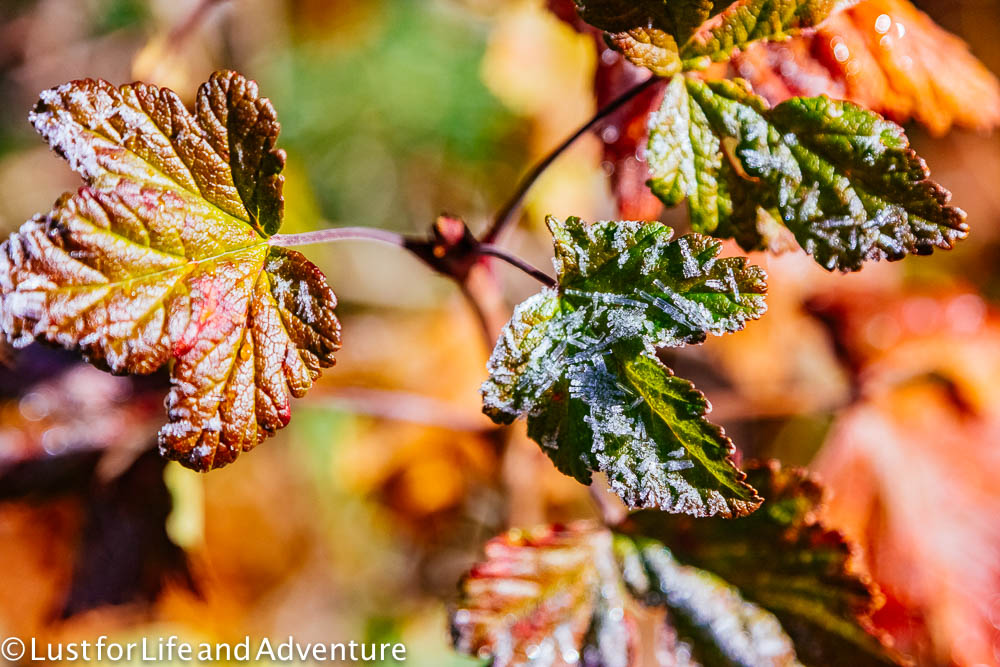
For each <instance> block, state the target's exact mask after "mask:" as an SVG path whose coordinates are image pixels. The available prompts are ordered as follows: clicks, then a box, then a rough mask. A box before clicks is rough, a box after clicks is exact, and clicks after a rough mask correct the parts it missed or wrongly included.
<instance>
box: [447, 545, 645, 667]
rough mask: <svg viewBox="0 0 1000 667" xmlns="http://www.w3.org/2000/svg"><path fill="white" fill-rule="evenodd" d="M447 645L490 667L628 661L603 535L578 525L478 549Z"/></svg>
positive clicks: (626, 634) (613, 665) (616, 582)
mask: <svg viewBox="0 0 1000 667" xmlns="http://www.w3.org/2000/svg"><path fill="white" fill-rule="evenodd" d="M451 618H452V636H453V637H454V640H455V647H456V648H457V649H458V650H460V651H462V652H464V653H469V654H471V655H476V656H479V657H483V658H486V657H490V658H492V663H491V664H492V665H494V666H495V667H506V666H507V665H537V666H538V667H541V666H543V665H544V666H545V667H550V666H552V667H555V666H566V667H569V666H571V665H579V664H584V665H597V664H599V665H605V666H606V667H625V666H626V665H628V664H629V655H630V653H631V646H630V644H631V637H630V629H629V623H628V621H627V619H626V601H625V595H624V589H623V587H622V583H621V580H620V578H619V576H618V573H617V569H616V566H615V562H614V557H613V555H612V551H611V535H610V534H609V533H607V532H602V531H596V530H593V529H592V528H591V527H590V526H585V525H580V526H576V527H570V528H559V527H556V528H546V529H541V530H538V531H535V532H533V533H524V532H522V531H519V530H514V531H511V532H509V533H507V534H505V535H502V536H500V537H497V538H494V539H493V540H490V542H488V543H487V544H486V560H485V561H484V562H483V563H480V564H479V565H477V566H476V567H474V568H473V569H472V571H471V572H470V573H469V574H468V576H466V577H465V579H464V580H463V581H462V584H461V597H460V599H459V601H458V604H457V608H456V609H455V610H454V611H453V612H452V616H451Z"/></svg>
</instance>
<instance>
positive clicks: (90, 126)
mask: <svg viewBox="0 0 1000 667" xmlns="http://www.w3.org/2000/svg"><path fill="white" fill-rule="evenodd" d="M31 120H32V122H33V123H34V125H35V127H36V129H37V130H38V131H39V132H40V133H41V134H42V136H43V137H45V138H46V139H47V140H48V142H49V144H50V145H51V146H52V147H53V149H54V150H56V151H58V152H59V153H60V154H61V155H63V156H64V157H66V159H67V160H68V161H69V163H70V165H71V166H72V167H73V168H74V169H75V170H76V171H78V172H79V173H80V174H81V175H82V176H83V177H84V180H85V181H86V183H87V185H86V186H85V187H83V188H81V189H80V191H79V192H78V193H77V194H75V195H70V194H67V195H64V196H63V197H62V198H61V199H60V200H59V202H57V204H56V206H55V208H54V209H53V210H52V211H51V212H50V213H49V214H48V215H45V216H37V217H35V218H34V219H32V220H30V221H28V222H27V223H25V224H24V225H23V226H22V227H21V229H20V231H19V232H17V233H16V234H13V235H12V236H11V238H10V239H9V240H8V241H6V242H5V243H4V244H3V246H2V252H0V296H2V301H0V327H2V329H3V332H4V334H5V335H6V337H7V338H8V340H11V341H13V342H15V344H17V345H26V344H27V343H29V342H31V341H32V340H34V339H38V340H43V341H47V342H50V343H54V344H58V345H61V346H63V347H66V348H70V349H75V350H79V351H80V352H81V353H82V354H83V355H84V357H85V358H87V359H88V360H90V361H92V362H94V363H95V364H98V365H100V366H103V367H107V368H109V369H110V370H111V371H113V372H115V373H150V372H152V371H155V370H156V369H158V368H160V367H162V366H164V365H165V364H170V368H171V384H172V387H171V390H170V395H169V397H168V399H167V411H168V417H169V420H170V421H169V423H168V424H167V425H166V426H164V428H163V429H162V430H161V431H160V447H161V450H162V451H163V452H164V454H165V455H167V456H169V457H170V458H174V459H177V460H179V461H181V462H182V463H184V464H185V465H187V466H189V467H191V468H194V469H198V470H207V469H210V468H215V467H219V466H222V465H225V464H226V463H229V462H231V461H233V460H234V459H235V458H236V457H237V456H238V455H239V453H240V452H241V451H246V450H249V449H251V448H253V447H254V446H256V445H257V444H258V443H259V442H260V441H262V440H263V439H264V438H266V437H267V436H268V435H270V434H272V433H273V432H274V431H276V430H277V429H279V428H281V427H283V426H284V425H285V424H287V423H288V420H289V418H290V399H291V397H292V396H301V395H302V394H304V393H305V391H306V390H307V389H308V388H309V387H310V386H311V384H312V382H313V380H314V379H315V378H316V377H317V376H318V374H319V372H320V369H321V368H322V367H326V366H330V365H332V364H333V362H334V357H333V353H334V351H335V350H336V349H337V348H338V346H339V324H338V322H337V319H336V317H335V316H334V314H333V308H334V306H335V305H336V298H335V297H334V295H333V292H332V291H331V290H330V288H329V286H328V285H327V284H326V280H325V278H324V277H323V275H322V273H321V272H320V271H319V269H317V268H316V267H315V266H313V265H312V264H311V263H309V262H308V260H306V259H305V258H304V257H303V256H302V255H301V254H299V253H297V252H294V251H290V250H286V249H284V248H279V247H272V245H271V244H270V243H269V241H268V237H269V236H270V235H272V234H273V233H274V232H275V231H277V229H278V226H279V225H280V223H281V215H282V209H283V202H282V197H281V188H282V182H283V179H282V176H281V175H280V172H281V168H282V166H283V164H284V159H285V157H284V153H283V152H282V151H280V150H277V149H275V148H274V143H275V140H276V138H277V134H278V122H277V120H276V117H275V113H274V109H273V107H272V106H271V104H270V102H268V101H267V100H266V99H264V98H260V97H259V96H258V92H257V86H256V84H255V83H253V82H251V81H247V80H246V79H244V78H243V77H242V76H240V75H239V74H236V73H233V72H219V73H216V74H214V75H213V76H212V78H211V79H210V80H209V81H208V82H207V83H206V84H204V85H203V86H202V88H201V90H200V91H199V94H198V98H197V103H196V109H195V112H194V113H193V114H192V113H190V112H189V111H188V110H187V109H185V108H184V106H183V104H182V103H181V101H180V99H179V98H178V97H177V96H176V95H175V94H174V93H173V92H171V91H169V90H166V89H158V88H156V87H154V86H148V85H144V84H132V85H127V86H122V87H121V88H115V87H114V86H112V85H111V84H109V83H107V82H105V81H93V80H83V81H74V82H71V83H67V84H65V85H63V86H60V87H58V88H55V89H52V90H49V91H46V92H44V93H43V94H42V96H41V100H40V101H39V103H38V105H37V106H36V108H35V109H34V111H33V112H32V114H31Z"/></svg>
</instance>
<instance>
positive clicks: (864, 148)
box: [646, 75, 968, 271]
mask: <svg viewBox="0 0 1000 667" xmlns="http://www.w3.org/2000/svg"><path fill="white" fill-rule="evenodd" d="M650 127H651V130H650V137H649V144H648V147H647V151H646V158H647V160H648V162H649V165H650V173H651V178H650V180H649V186H650V188H651V189H652V190H653V192H654V193H656V194H657V196H658V197H660V198H661V199H662V200H663V201H664V202H665V203H667V204H668V205H676V204H677V203H678V202H679V201H680V200H681V199H682V198H683V197H685V196H686V197H687V198H688V207H689V209H690V211H691V221H692V226H693V227H694V229H695V230H696V231H699V232H702V233H709V234H714V235H716V236H720V237H732V238H735V239H737V241H739V243H740V244H741V245H742V246H743V247H744V248H746V249H747V250H752V249H757V248H762V247H765V246H766V240H767V239H766V235H765V234H764V233H762V231H761V230H760V222H759V221H760V218H761V215H762V212H764V213H770V214H771V216H772V217H773V218H774V219H777V220H780V221H781V222H782V223H783V224H784V225H785V226H786V227H787V228H788V229H789V230H790V231H791V232H792V234H793V235H794V236H795V238H796V239H797V240H798V242H799V244H800V245H801V246H802V248H803V249H804V250H806V252H808V253H810V254H812V255H813V256H814V257H815V258H816V261H817V262H819V263H820V264H821V265H823V266H824V267H826V268H827V269H831V270H832V269H840V270H842V271H855V270H858V269H860V268H861V266H862V264H863V263H864V262H865V261H867V260H878V259H888V260H898V259H902V258H903V257H905V256H906V255H908V254H911V253H914V254H929V253H930V252H931V251H932V250H933V249H934V248H946V249H947V248H951V247H952V245H953V244H954V243H955V241H956V240H958V239H961V238H964V237H965V236H966V235H967V232H968V226H967V225H966V223H965V213H964V212H963V211H962V210H961V209H958V208H955V207H953V206H949V205H948V202H949V201H950V199H951V195H950V193H949V192H948V191H947V190H945V189H944V188H942V187H941V186H940V185H938V184H937V183H935V182H933V181H931V180H930V179H929V171H928V169H927V166H926V164H925V163H924V161H923V160H922V159H921V158H920V157H918V156H917V154H916V153H915V152H914V151H913V150H912V149H911V148H910V145H909V141H908V140H907V138H906V135H905V133H904V132H903V130H902V128H900V127H899V126H898V125H896V124H895V123H892V122H890V121H888V120H885V119H884V118H882V117H881V116H879V115H878V114H876V113H873V112H870V111H865V110H864V109H861V108H860V107H858V106H856V105H854V104H851V103H849V102H838V101H834V100H831V99H829V98H827V97H817V98H794V99H791V100H788V101H787V102H784V103H782V104H780V105H778V106H776V107H774V108H773V109H769V108H768V107H767V104H766V103H765V102H764V101H763V100H762V99H760V98H759V97H757V96H755V95H753V93H751V92H750V91H749V90H748V89H747V88H746V87H745V86H744V85H741V82H728V81H720V82H715V83H706V82H704V81H701V80H698V79H695V78H692V77H685V76H680V75H678V76H677V77H675V78H674V79H673V80H671V82H670V84H669V85H668V90H667V94H666V96H665V98H664V102H663V105H662V107H661V109H660V110H659V111H658V112H657V113H655V114H654V115H653V116H652V117H651V119H650Z"/></svg>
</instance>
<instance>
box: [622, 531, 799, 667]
mask: <svg viewBox="0 0 1000 667" xmlns="http://www.w3.org/2000/svg"><path fill="white" fill-rule="evenodd" d="M618 540H619V544H618V551H619V552H625V553H626V554H628V556H627V557H629V558H630V559H635V560H637V561H640V562H639V563H638V564H637V565H633V566H632V569H633V571H634V570H635V568H636V567H639V568H644V569H645V572H644V573H643V576H642V577H641V578H635V579H633V580H631V581H629V580H628V579H626V581H628V583H630V584H631V585H632V587H633V592H634V593H636V594H638V595H639V596H640V597H641V598H642V599H643V601H644V602H645V603H646V604H650V605H657V606H663V607H666V608H667V609H668V610H669V612H670V615H669V617H668V622H670V623H671V624H672V625H673V626H674V627H675V629H676V630H677V632H678V634H679V635H681V636H684V637H685V638H688V641H687V644H688V645H689V647H690V649H689V650H691V651H693V652H695V653H696V654H697V653H701V652H703V651H704V650H705V647H704V645H705V644H708V645H710V646H711V649H712V652H715V651H717V652H719V653H721V654H722V655H723V656H724V657H725V660H726V664H732V665H738V666H740V667H799V666H801V665H802V663H801V662H799V660H798V659H797V657H796V654H795V647H794V645H793V644H792V640H791V638H790V637H789V636H788V635H787V634H786V633H785V631H784V629H783V628H782V627H781V623H780V622H779V621H778V619H777V618H776V617H775V616H774V614H772V613H770V612H769V611H767V610H766V609H763V608H761V607H760V606H758V605H756V604H754V603H752V602H748V601H747V600H745V599H744V598H743V597H742V596H741V594H740V591H739V590H738V589H736V588H734V587H733V586H730V585H729V584H727V583H726V582H725V581H724V580H722V579H720V578H719V577H717V576H715V575H713V574H711V573H709V572H706V571H704V570H700V569H698V568H695V567H691V566H689V565H683V564H681V563H679V562H677V560H676V559H675V558H674V556H673V554H672V553H671V552H670V550H669V549H667V548H666V547H665V546H664V545H663V544H662V543H660V542H656V541H653V540H640V541H639V543H638V544H633V543H631V541H630V540H626V539H625V538H621V537H619V538H618ZM623 543H624V544H623Z"/></svg>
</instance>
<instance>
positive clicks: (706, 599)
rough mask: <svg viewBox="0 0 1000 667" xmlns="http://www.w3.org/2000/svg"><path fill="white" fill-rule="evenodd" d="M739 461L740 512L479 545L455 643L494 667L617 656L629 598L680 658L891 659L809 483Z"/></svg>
mask: <svg viewBox="0 0 1000 667" xmlns="http://www.w3.org/2000/svg"><path fill="white" fill-rule="evenodd" d="M748 470H749V480H750V481H751V482H752V483H753V484H754V485H755V486H757V487H758V488H759V489H761V492H762V494H763V495H764V496H765V497H766V498H767V500H765V501H764V504H763V505H762V506H761V508H760V509H759V510H758V511H757V512H756V513H755V514H753V515H751V516H749V517H744V518H739V519H731V520H727V519H691V518H690V517H683V516H671V515H668V514H665V513H663V512H654V511H648V510H644V511H641V512H637V513H635V514H633V515H631V516H630V517H629V518H628V519H627V520H626V521H625V523H624V524H623V525H621V526H618V527H614V528H612V530H611V532H609V531H607V530H605V529H598V528H595V527H588V526H587V525H585V524H580V525H575V526H572V527H570V528H550V529H545V530H539V531H536V532H535V533H533V534H531V535H524V534H523V533H521V532H520V531H512V532H511V533H508V534H507V535H504V536H501V537H499V538H496V539H494V540H492V541H491V542H490V543H488V544H487V546H486V560H485V561H484V562H483V563H480V564H479V565H477V566H476V567H475V568H473V570H472V571H471V572H470V573H469V575H468V576H467V577H466V578H465V580H464V581H463V583H462V587H461V596H460V598H459V601H458V605H457V607H456V609H455V610H454V612H453V614H452V624H453V627H454V628H455V632H454V633H453V634H454V637H455V640H456V647H457V648H459V650H462V651H465V652H468V653H472V654H475V655H479V656H480V657H491V658H493V660H494V663H493V664H495V665H497V666H498V667H502V666H505V665H513V664H518V665H546V664H573V663H574V662H575V660H574V658H576V657H581V658H582V659H581V660H580V662H582V663H583V664H605V665H627V664H629V660H630V656H631V653H632V651H633V650H634V649H633V647H634V645H635V643H636V640H635V639H634V638H632V637H630V636H629V633H628V631H627V628H628V627H634V621H632V620H631V619H632V618H633V617H635V615H636V611H637V609H636V603H640V604H642V605H646V606H650V607H656V608H661V609H663V610H665V611H666V628H665V631H666V632H665V637H664V638H663V640H662V641H661V642H658V645H659V646H660V647H661V648H662V650H664V651H666V652H668V653H669V654H670V655H671V656H672V657H673V658H674V659H675V660H677V661H678V663H679V664H699V665H706V666H710V667H711V666H716V665H719V666H732V665H738V666H741V667H760V666H762V665H801V664H811V665H830V666H838V665H857V666H860V665H895V664H902V663H903V662H904V661H903V659H902V658H901V657H900V656H899V655H897V654H895V653H894V652H893V651H892V650H891V649H890V648H888V647H887V645H886V643H885V640H884V638H882V637H881V636H879V635H877V634H874V633H873V632H872V630H871V622H870V619H869V614H870V613H871V612H872V611H873V610H874V608H875V607H876V606H877V603H878V592H877V590H876V589H875V588H874V587H873V585H872V584H870V582H868V581H867V580H866V579H864V578H863V577H861V576H859V575H858V574H856V573H855V572H854V571H853V569H852V565H851V563H850V562H849V558H848V556H849V554H850V546H849V545H848V543H847V542H845V540H844V538H843V537H842V536H841V535H840V534H839V533H837V532H835V531H831V530H828V529H827V528H825V527H824V526H823V525H822V524H821V523H820V522H819V521H818V518H817V513H818V511H819V509H820V508H819V504H818V503H819V500H820V495H821V494H820V489H819V487H818V486H816V485H815V484H814V483H813V482H812V481H811V480H809V479H808V478H807V477H806V475H805V474H804V473H803V472H801V471H798V470H782V469H781V468H780V467H778V466H777V464H772V465H765V466H751V467H750V468H749V469H748ZM609 561H611V562H610V563H609ZM623 589H624V590H623ZM630 598H631V599H630ZM608 608H610V609H611V611H610V612H608V611H607V609H608ZM623 619H624V620H623ZM623 626H624V628H623ZM601 629H603V630H604V632H603V633H602V632H601V631H600V630H601ZM595 640H596V641H595ZM598 657H600V661H598V660H597V658H598ZM587 658H590V660H588V659H587Z"/></svg>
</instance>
